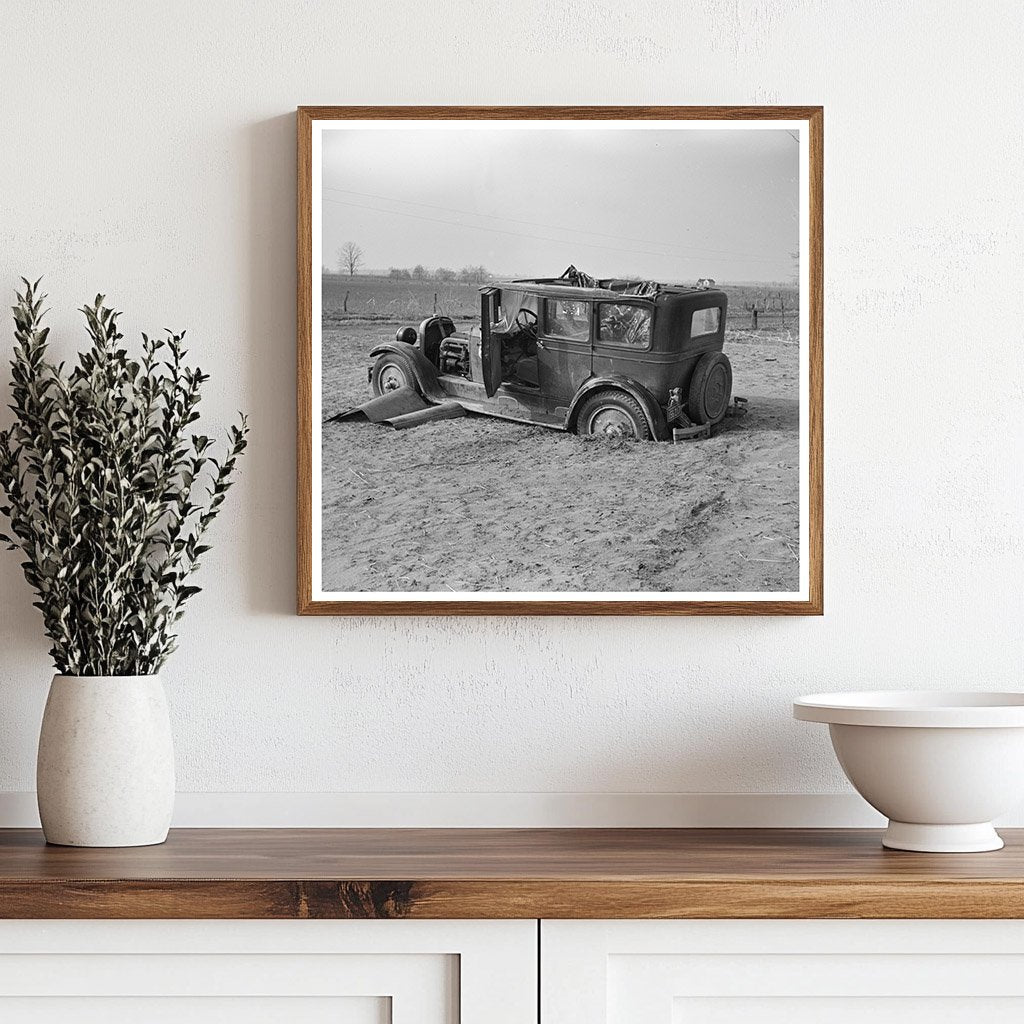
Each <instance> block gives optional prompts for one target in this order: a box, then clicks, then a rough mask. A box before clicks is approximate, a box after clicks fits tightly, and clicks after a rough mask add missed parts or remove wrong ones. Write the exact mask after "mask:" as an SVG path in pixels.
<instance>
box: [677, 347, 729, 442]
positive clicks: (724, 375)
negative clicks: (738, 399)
mask: <svg viewBox="0 0 1024 1024" xmlns="http://www.w3.org/2000/svg"><path fill="white" fill-rule="evenodd" d="M730 401H732V365H731V364H730V362H729V360H728V358H727V357H726V356H725V354H724V353H722V352H708V353H706V354H705V355H703V356H701V358H700V361H699V362H698V363H697V365H696V367H695V368H694V371H693V376H692V377H691V378H690V391H689V398H688V400H687V407H686V411H687V414H688V415H689V417H690V419H691V420H693V422H694V423H710V424H712V425H714V424H715V423H721V422H722V420H724V419H725V414H726V413H727V412H728V411H729V402H730Z"/></svg>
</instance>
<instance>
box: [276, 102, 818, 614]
mask: <svg viewBox="0 0 1024 1024" xmlns="http://www.w3.org/2000/svg"><path fill="white" fill-rule="evenodd" d="M523 118H527V119H534V120H617V119H627V120H647V121H650V120H804V121H807V124H808V144H809V171H810V175H809V182H808V195H809V204H810V209H809V233H810V252H809V254H808V256H809V262H808V268H809V284H808V294H807V296H806V300H807V304H806V315H807V317H808V338H809V367H810V372H809V382H808V384H809V396H808V399H809V400H808V410H807V411H808V417H807V423H808V428H807V429H808V442H809V449H808V450H809V454H808V458H809V470H808V481H809V487H808V507H807V510H806V514H807V522H808V548H807V559H808V570H809V572H808V595H807V599H806V600H803V601H797V600H793V601H789V600H772V601H741V600H736V601H700V600H697V601H680V600H672V599H670V598H652V599H650V600H643V601H614V600H562V601H551V600H513V599H509V600H503V599H494V600H491V599H488V600H466V599H459V598H453V599H445V598H443V597H440V596H439V597H438V598H437V599H436V600H430V601H426V600H424V601H408V600H399V599H396V600H386V601H384V600H379V599H375V598H374V597H373V596H371V595H367V597H366V598H365V599H358V600H345V601H327V600H314V599H313V543H312V530H313V447H312V395H313V388H318V387H320V381H319V380H313V332H312V327H313V325H312V322H311V319H310V316H311V310H312V294H313V292H312V289H313V284H314V267H313V262H312V248H311V247H312V237H313V223H312V219H313V195H312V176H311V175H312V126H313V123H314V122H315V121H322V120H350V121H360V120H368V119H370V120H396V119H404V120H488V119H505V120H510V119H523ZM296 129H297V181H298V188H297V202H298V208H297V233H296V245H297V278H296V282H297V288H296V306H297V349H298V358H297V369H296V401H297V439H296V451H297V462H296V496H297V502H296V535H297V536H296V606H297V611H298V613H299V614H300V615H502V616H504V615H822V614H824V526H823V522H824V455H823V436H824V433H823V418H822V417H823V403H824V366H823V359H824V341H823V338H824V312H823V302H824V285H823V281H824V269H823V268H824V217H823V193H824V171H823V167H824V134H823V132H824V110H823V108H822V107H811V106H754V107H617V106H616V107H612V106H606V107H572V106H557V107H556V106H545V107H424V106H420V107H365V106H362V107H327V106H306V107H299V109H298V111H297V112H296ZM801 315H803V313H802V314H801Z"/></svg>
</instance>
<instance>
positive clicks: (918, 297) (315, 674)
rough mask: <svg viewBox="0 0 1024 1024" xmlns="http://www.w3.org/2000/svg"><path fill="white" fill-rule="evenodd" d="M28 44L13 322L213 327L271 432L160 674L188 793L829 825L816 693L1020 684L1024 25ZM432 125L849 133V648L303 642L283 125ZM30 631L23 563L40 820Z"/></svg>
mask: <svg viewBox="0 0 1024 1024" xmlns="http://www.w3.org/2000/svg"><path fill="white" fill-rule="evenodd" d="M2 13H3V30H2V32H0V139H2V144H0V290H2V291H3V292H4V294H5V295H8V296H10V295H11V291H12V289H13V286H14V285H15V283H16V281H17V277H18V276H19V275H20V274H26V275H39V274H45V275H46V286H47V289H48V291H49V293H50V301H51V303H52V304H53V306H54V313H53V315H52V318H51V324H52V326H53V328H54V333H55V335H56V338H57V342H56V344H57V347H58V349H60V350H61V351H64V350H66V351H67V352H70V351H71V349H72V346H74V345H76V344H77V343H78V341H79V339H80V337H81V332H80V329H79V319H78V317H77V315H75V314H74V312H73V310H74V309H75V308H76V306H78V305H81V303H82V302H83V301H84V300H85V299H86V298H88V297H91V296H92V295H93V294H94V293H96V292H97V291H100V290H102V291H104V292H105V293H107V294H108V296H109V297H110V298H111V300H112V301H113V302H114V303H115V304H116V305H117V306H118V307H119V308H122V309H124V310H125V311H126V314H125V317H124V321H123V323H124V326H125V327H126V328H127V333H128V335H129V336H132V335H136V334H137V332H138V331H140V330H156V329H159V328H161V327H163V326H165V325H166V326H173V327H181V326H184V327H188V328H189V332H190V335H189V336H190V338H191V339H192V352H193V355H194V357H195V358H196V359H197V360H198V361H199V362H200V363H201V365H202V366H203V368H204V369H205V370H207V371H209V372H210V373H211V374H212V375H213V384H212V387H211V389H210V394H209V397H208V399H207V401H206V412H207V415H208V417H209V419H208V423H209V424H210V425H216V424H219V423H223V422H225V421H226V420H227V419H228V418H229V417H230V416H232V415H233V413H234V411H235V410H236V409H237V408H239V407H244V408H245V409H247V410H249V411H250V413H251V416H252V422H253V435H252V442H253V443H252V449H251V454H250V455H249V456H248V458H247V460H246V463H245V466H244V474H243V478H242V481H241V483H240V484H239V486H238V487H237V489H236V490H235V491H234V492H233V493H232V495H231V500H230V502H229V505H228V507H227V512H226V514H225V516H224V518H223V520H222V521H221V523H220V525H219V527H218V530H217V535H216V542H217V544H216V547H215V550H214V552H213V553H212V556H210V557H208V559H207V562H206V565H205V567H204V568H205V573H204V579H203V580H202V581H201V582H203V583H204V584H205V587H206V589H205V592H204V593H203V594H202V595H201V596H200V597H199V598H198V599H196V601H195V602H194V604H193V606H192V609H191V614H190V615H189V616H188V617H187V619H186V620H185V624H184V625H185V629H184V631H183V634H182V642H181V650H180V652H179V653H178V654H177V655H176V657H175V658H174V659H173V661H172V662H171V664H170V666H169V667H168V669H167V670H166V673H165V678H166V681H167V683H168V686H169V692H170V699H171V701H172V704H173V719H174V728H175V731H176V734H177V744H178V769H179V785H180V788H181V789H182V790H186V791H204V790H213V791H217V790H219V791H231V790H238V791H256V792H258V791H267V792H270V791H281V792H288V791H291V792H296V791H332V790H337V791H362V790H367V791H416V790H423V791H513V792H514V791H552V792H553V791H563V792H565V791H578V792H599V791H649V792H682V791H690V792H745V793H773V792H774V793H800V792H805V793H812V792H819V793H824V792H831V791H839V790H841V789H843V788H844V785H845V784H844V783H843V781H842V779H841V776H840V775H839V772H838V769H837V768H836V767H835V765H834V762H833V758H832V755H831V751H830V750H829V748H828V744H827V739H826V735H825V731H824V730H822V729H818V728H815V727H810V726H807V725H800V724H798V723H794V722H792V721H791V720H790V718H789V710H788V701H789V700H790V698H791V697H792V696H793V695H794V694H797V693H800V692H802V691H808V690H823V689H830V688H847V689H850V688H858V687H862V686H865V687H866V686H875V685H884V686H896V687H968V688H991V687H1006V686H1020V685H1021V682H1022V680H1021V667H1022V666H1021V652H1022V641H1021V635H1020V625H1019V624H1020V621H1021V613H1022V610H1024V609H1022V596H1021V569H1022V565H1024V555H1022V549H1021V497H1022V485H1021V473H1020V457H1021V447H1022V446H1021V441H1022V429H1021V413H1022V402H1021V399H1022V388H1021V380H1022V379H1024V358H1022V355H1021V353H1022V334H1021V327H1020V324H1021V317H1020V308H1021V305H1022V301H1024V295H1022V281H1024V257H1022V252H1024V246H1022V241H1024V239H1022V234H1024V213H1022V205H1021V201H1020V191H1021V185H1022V181H1024V178H1022V155H1024V140H1022V130H1021V114H1022V111H1024V102H1022V101H1024V79H1022V78H1021V76H1020V74H1019V64H1018V60H1019V45H1018V42H1019V40H1020V38H1021V37H1022V35H1024V8H1022V7H1021V6H1020V5H1019V4H1017V3H1015V2H1009V0H1007V2H988V3H982V4H976V3H937V4H924V3H897V2H880V0H876V2H873V3H872V2H868V3H858V4H836V3H824V2H821V3H816V2H792V3H781V2H754V0H746V2H739V0H732V2H728V0H719V2H705V3H669V2H651V0H635V2H633V3H632V4H631V5H630V11H629V13H628V14H627V13H626V12H625V11H624V10H623V6H622V5H621V4H614V3H606V2H598V3H592V4H583V5H580V4H565V3H562V2H558V3H555V2H550V3H526V2H518V3H511V4H510V3H509V2H508V0H503V2H501V3H497V2H492V0H475V2H473V3H465V4H463V3H453V2H448V3H442V4H435V5H427V4H422V3H412V2H406V0H403V2H397V3H386V4H369V3H350V2H339V0H331V2H328V0H322V2H318V0H307V2H303V3H295V2H284V0H280V2H268V0H264V2H245V3H243V2H240V0H234V2H233V0H215V2H210V0H207V2H202V3H200V2H174V3H165V4H157V3H136V4H129V3H109V2H108V3H100V2H78V3H57V2H32V0H21V2H18V3H4V4H3V8H2ZM416 102H439V103H466V102H485V103H563V102H581V103H624V104H642V103H666V104H676V103H685V104H702V103H711V104H714V103H766V104H771V103H822V104H824V105H825V108H826V129H825V137H826V154H825V156H826V167H825V179H826V194H825V200H826V328H825V331H826V333H825V349H826V416H825V454H826V468H827V476H826V605H827V614H826V616H825V617H824V618H823V619H805V620H799V619H796V620H786V619H748V620H740V621H737V620H724V619H723V620H715V619H695V620H672V619H618V620H616V619H591V620H587V619H580V620H566V619H551V620H544V619H519V620H488V619H477V620H473V619H468V620H445V619H435V620H430V619H423V620H387V619H380V620H372V619H364V620H345V619H335V620H332V619H305V620H300V619H298V618H296V617H295V616H294V615H293V614H292V607H293V597H292V592H293V575H294V541H293V518H294V490H293V478H294V428H295V420H294V412H293V392H294V370H293V361H294V285H295V271H294V255H293V253H294V225H295V216H294V190H295V175H294V118H293V115H292V111H293V109H294V107H295V106H296V105H298V104H302V103H339V104H342V103H367V104H373V103H416ZM680 187H685V182H681V183H680ZM5 304H6V303H5ZM4 336H5V338H9V332H8V331H7V330H6V329H5V333H4ZM7 344H8V341H7V340H5V341H4V345H5V346H6V345H7ZM30 600H31V599H30V595H29V592H28V589H27V587H26V586H25V584H24V583H23V581H22V579H21V577H20V573H19V570H18V559H17V557H16V556H15V555H11V554H7V553H2V559H0V791H2V790H7V791H24V790H29V789H31V788H32V787H33V761H34V746H35V741H36V735H37V729H38V724H39V719H40V715H41V710H42V704H43V700H44V697H45V692H46V687H47V683H48V679H49V675H50V668H49V666H48V662H47V657H46V648H45V645H44V643H43V640H42V638H41V631H40V623H39V619H38V616H37V613H36V611H35V610H34V609H33V608H32V607H31V605H30Z"/></svg>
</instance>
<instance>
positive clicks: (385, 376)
mask: <svg viewBox="0 0 1024 1024" xmlns="http://www.w3.org/2000/svg"><path fill="white" fill-rule="evenodd" d="M370 386H371V387H372V388H373V393H374V395H375V396H379V395H386V394H388V393H389V392H391V391H397V390H398V389H399V388H412V389H413V391H416V390H418V389H417V387H416V378H415V377H414V376H413V374H412V371H411V370H410V369H409V366H408V364H407V363H406V362H405V360H404V359H402V358H401V357H400V356H395V355H391V354H390V353H385V354H384V355H382V356H381V357H380V358H379V359H378V360H377V362H375V363H374V364H373V370H372V372H371V373H370Z"/></svg>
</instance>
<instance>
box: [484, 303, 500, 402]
mask: <svg viewBox="0 0 1024 1024" xmlns="http://www.w3.org/2000/svg"><path fill="white" fill-rule="evenodd" d="M500 296H501V289H500V288H484V289H482V290H481V292H480V366H481V368H482V370H483V375H484V391H485V392H486V393H487V397H488V398H492V397H493V396H494V394H495V392H496V391H497V390H498V388H500V387H501V375H502V368H501V340H502V338H503V336H504V335H503V333H502V332H501V331H499V330H495V329H493V328H494V321H495V320H496V319H497V316H498V301H499V299H500Z"/></svg>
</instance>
